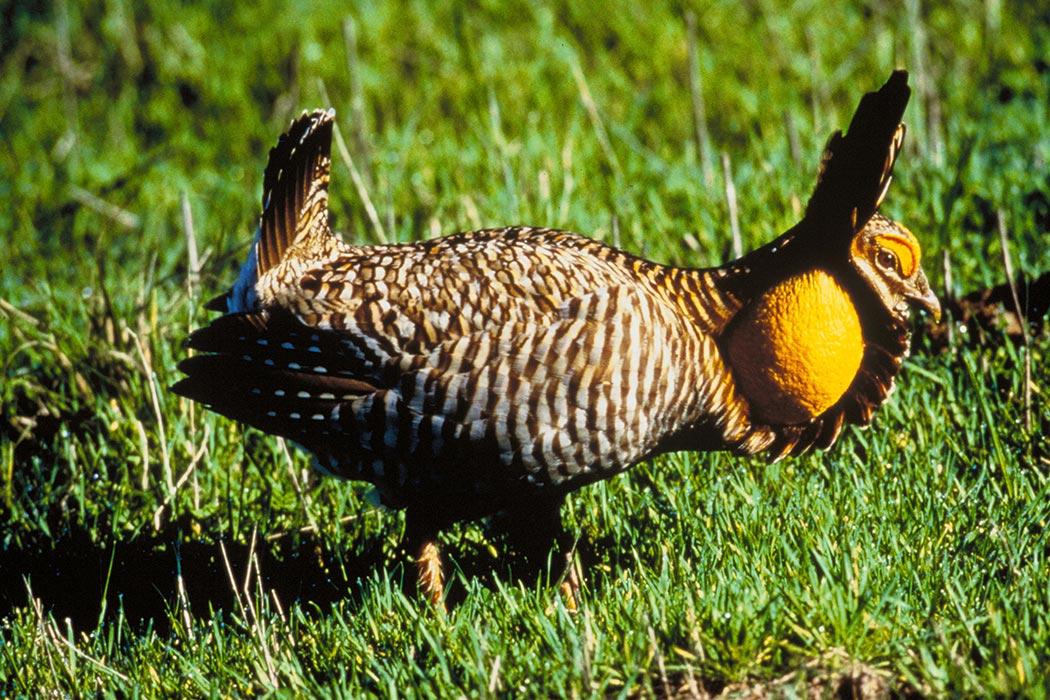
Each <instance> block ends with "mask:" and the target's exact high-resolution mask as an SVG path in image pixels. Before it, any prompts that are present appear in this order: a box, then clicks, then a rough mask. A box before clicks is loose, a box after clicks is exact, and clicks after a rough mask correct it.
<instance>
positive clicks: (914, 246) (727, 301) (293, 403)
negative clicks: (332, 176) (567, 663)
mask: <svg viewBox="0 0 1050 700" xmlns="http://www.w3.org/2000/svg"><path fill="white" fill-rule="evenodd" d="M908 93H909V91H908V87H907V79H906V75H905V74H904V73H902V72H898V73H895V74H894V75H893V76H892V77H891V79H890V81H889V82H888V83H887V84H886V86H885V87H884V88H883V89H882V90H880V91H879V92H878V93H873V94H871V95H868V96H866V97H865V98H864V100H862V102H861V105H860V107H859V108H858V111H857V114H856V115H855V116H854V119H853V121H852V123H851V125H850V129H849V131H848V133H847V134H846V135H844V136H843V135H842V134H840V133H839V134H836V135H835V136H833V137H832V139H831V141H830V142H829V144H828V149H827V150H826V151H825V154H824V158H823V161H822V166H821V177H820V180H819V182H818V186H817V189H816V191H815V192H814V195H813V197H812V199H811V201H810V204H809V206H808V208H807V211H806V216H805V218H804V219H803V220H802V222H800V223H799V224H798V225H797V226H796V227H794V228H793V229H791V230H790V231H788V232H787V233H786V234H784V235H783V236H781V237H780V238H778V239H777V240H776V241H773V242H772V243H770V244H768V245H766V246H764V247H763V248H760V249H759V250H757V251H755V252H754V253H751V254H749V255H747V256H745V257H744V258H741V259H740V260H738V261H735V262H733V263H731V264H729V265H727V266H724V267H720V268H713V269H683V268H673V267H668V266H663V265H659V264H657V263H653V262H650V261H647V260H643V259H641V258H638V257H636V256H633V255H631V254H629V253H626V252H623V251H621V250H617V249H615V248H612V247H610V246H607V245H604V244H602V243H599V242H597V241H593V240H590V239H587V238H584V237H581V236H577V235H575V234H571V233H567V232H564V231H555V230H549V229H539V228H528V227H512V228H503V229H493V230H485V231H475V232H471V233H462V234H456V235H452V236H447V237H444V238H439V239H435V240H430V241H424V242H419V243H412V244H404V245H382V246H351V245H346V244H344V243H342V242H341V241H339V239H338V238H336V237H335V236H334V235H333V234H332V233H331V232H330V230H329V228H328V207H327V183H328V176H329V168H330V160H329V147H330V141H331V135H332V120H333V118H334V114H333V113H332V112H331V111H328V112H321V111H318V112H314V113H313V114H310V115H304V116H303V117H302V118H301V119H300V120H298V121H296V122H295V123H293V125H292V127H291V129H290V130H289V133H288V134H287V135H286V136H284V137H282V139H281V140H280V142H279V143H278V145H277V146H276V147H275V148H274V149H273V150H272V151H271V153H270V161H269V164H268V166H267V169H266V176H265V182H264V196H263V216H262V222H261V224H260V227H259V233H258V236H257V238H256V242H255V244H254V245H253V246H252V251H251V254H250V256H249V260H248V262H247V263H246V264H245V266H244V268H243V270H242V272H241V276H240V278H239V279H238V281H237V282H236V283H235V284H234V286H233V287H232V288H231V290H230V291H229V292H228V293H227V294H226V295H224V296H223V297H220V298H219V299H217V300H216V301H215V302H213V303H212V304H211V305H210V306H211V308H217V309H218V310H221V311H224V312H225V315H223V316H222V317H221V318H219V319H217V320H216V321H214V322H213V323H212V324H211V325H209V326H207V327H205V328H203V329H200V330H198V331H196V332H194V333H193V335H192V336H191V337H190V340H189V345H190V347H192V348H194V349H197V350H199V351H201V352H202V354H198V355H195V356H194V357H191V358H189V359H187V360H185V361H183V362H182V363H181V364H180V369H181V370H182V371H183V372H185V373H186V375H187V377H186V378H185V379H183V380H182V381H181V382H179V383H178V384H177V385H176V386H175V387H174V390H175V391H176V392H177V393H180V394H182V395H184V396H188V397H190V398H194V399H196V400H199V401H202V402H203V403H205V404H206V405H208V406H209V407H210V408H212V409H213V410H216V411H218V412H220V413H223V414H225V415H227V416H230V417H232V418H235V419H238V420H242V421H244V422H246V423H248V424H249V425H253V426H255V427H257V428H260V429H262V430H264V431H266V432H270V433H274V434H277V435H283V436H285V437H287V438H289V439H292V440H294V441H296V442H297V443H299V444H301V445H302V446H304V447H305V448H306V449H308V450H310V451H311V452H312V453H313V454H314V455H315V456H316V458H317V464H318V467H319V468H320V469H322V470H323V471H326V472H328V473H331V474H335V475H338V476H341V477H344V478H348V479H356V480H365V481H370V482H372V483H374V484H375V485H376V486H377V487H378V489H379V491H380V494H381V497H382V499H383V501H384V502H385V503H386V504H387V505H390V506H392V507H403V508H407V509H408V511H407V512H408V517H409V525H408V528H409V532H408V534H407V535H406V537H408V538H409V539H412V540H414V541H415V543H414V544H415V545H419V546H418V551H420V552H423V553H424V554H425V553H426V552H428V551H432V549H427V545H425V543H427V542H429V541H430V539H431V538H432V536H433V535H434V534H435V533H436V531H438V530H440V529H441V528H443V527H445V526H447V525H448V524H450V523H452V522H455V521H457V520H460V519H465V518H474V517H479V516H484V515H488V514H492V513H494V512H497V511H510V512H513V513H516V514H517V515H518V517H521V518H525V519H528V518H530V517H541V516H540V515H536V514H537V513H539V514H542V517H549V516H551V514H552V513H553V517H555V518H556V515H557V508H558V504H560V502H561V499H562V498H563V497H564V495H565V494H566V493H568V492H569V491H571V490H573V489H576V488H579V487H580V486H582V485H584V484H587V483H590V482H593V481H595V480H598V479H603V478H606V477H608V476H610V475H612V474H614V473H617V472H620V471H622V470H624V469H626V468H628V467H630V466H631V465H633V464H636V463H637V462H639V461H642V460H644V459H646V458H648V457H650V456H653V455H656V454H659V453H662V452H666V451H670V450H676V449H701V450H711V449H730V450H734V451H736V452H740V453H756V452H761V451H768V452H769V453H770V454H771V455H772V456H774V457H779V456H783V455H786V454H798V453H800V452H803V451H805V450H807V449H809V448H811V447H813V446H817V447H822V448H823V447H828V446H829V445H831V444H832V443H833V442H834V440H835V438H836V437H837V435H838V434H839V431H840V429H841V428H842V426H843V425H844V424H845V423H857V424H865V423H867V422H868V421H869V420H870V419H871V416H872V413H873V411H874V409H875V408H877V407H878V406H879V405H880V404H881V403H882V402H883V400H884V399H885V398H886V396H887V394H888V392H889V391H890V389H891V388H892V385H893V380H894V377H895V376H896V374H897V372H898V370H899V368H900V364H901V361H902V360H903V358H904V356H905V355H906V353H907V349H908V333H907V328H906V325H905V322H906V320H907V315H908V307H907V302H912V303H918V304H920V305H923V306H925V307H926V308H928V309H930V310H931V311H935V312H936V311H937V306H936V299H935V298H934V297H933V296H932V294H931V293H930V291H929V286H928V284H927V282H926V278H925V276H924V275H923V273H922V269H921V267H920V266H919V248H918V243H917V242H916V241H915V239H914V237H913V236H911V234H910V233H909V232H908V231H907V230H906V229H904V228H903V227H902V226H900V225H899V224H896V223H894V222H892V221H890V220H888V219H885V218H884V217H881V216H880V215H878V214H876V211H877V209H878V206H879V204H880V203H881V201H882V198H883V197H884V196H885V193H886V188H887V187H888V185H889V180H890V172H891V170H892V166H893V163H894V161H895V160H896V156H897V153H898V152H899V148H900V143H901V139H902V137H903V126H901V125H900V118H901V115H902V114H903V111H904V107H905V105H906V103H907V100H908ZM902 259H903V260H904V262H903V263H902V262H901V260H902ZM836 305H837V306H836ZM829 309H831V310H833V309H840V310H839V311H829ZM844 316H848V317H849V318H854V319H856V320H855V323H854V325H850V324H849V323H845V322H844V320H848V319H844ZM854 326H855V328H854ZM850 363H853V364H850ZM843 367H845V368H846V369H843ZM549 529H550V531H552V532H554V531H556V530H557V528H556V527H551V528H549ZM420 543H424V544H422V545H421V544H420ZM427 556H431V555H427ZM436 590H438V591H439V590H440V589H439V588H438V589H436ZM432 593H433V590H432ZM434 595H439V593H436V594H434Z"/></svg>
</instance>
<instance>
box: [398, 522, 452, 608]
mask: <svg viewBox="0 0 1050 700" xmlns="http://www.w3.org/2000/svg"><path fill="white" fill-rule="evenodd" d="M404 545H405V551H406V552H408V556H410V557H411V558H412V563H413V564H415V566H416V583H417V588H418V590H419V592H420V593H422V594H423V595H424V596H426V598H427V600H429V601H430V604H431V605H433V606H434V609H435V610H438V611H439V612H441V613H445V612H446V608H445V572H444V567H443V565H442V563H441V550H440V549H439V548H438V539H437V530H436V529H435V528H433V527H431V526H430V525H428V524H427V523H426V522H425V521H423V520H422V519H420V518H419V517H418V516H416V515H414V513H413V511H412V510H411V509H409V510H408V511H407V512H406V513H405V540H404Z"/></svg>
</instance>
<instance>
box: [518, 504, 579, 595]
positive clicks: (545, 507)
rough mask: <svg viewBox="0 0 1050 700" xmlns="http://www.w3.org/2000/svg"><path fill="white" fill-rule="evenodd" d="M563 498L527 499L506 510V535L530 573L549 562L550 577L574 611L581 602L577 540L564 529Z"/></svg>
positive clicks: (542, 567)
mask: <svg viewBox="0 0 1050 700" xmlns="http://www.w3.org/2000/svg"><path fill="white" fill-rule="evenodd" d="M564 502H565V499H564V497H559V498H542V499H530V500H529V501H526V502H523V503H521V504H518V505H517V506H515V507H514V509H513V510H510V511H508V513H507V515H508V518H507V521H506V532H507V538H508V540H510V542H511V544H512V545H513V546H514V547H515V548H516V549H517V550H518V552H520V553H521V555H522V556H523V557H524V558H525V561H526V564H527V567H528V569H529V570H530V571H532V572H539V571H542V570H543V569H544V568H546V567H547V566H548V565H549V567H550V568H549V573H550V576H551V579H552V580H555V581H557V582H558V589H559V591H560V592H561V594H562V596H563V597H564V599H565V606H566V607H567V608H568V609H569V610H573V611H575V610H577V609H578V608H579V603H580V574H579V569H580V563H579V560H578V559H577V557H576V543H575V540H574V539H573V538H572V536H571V535H570V534H569V533H568V532H566V530H565V527H564V525H563V524H562V520H561V506H562V503H564Z"/></svg>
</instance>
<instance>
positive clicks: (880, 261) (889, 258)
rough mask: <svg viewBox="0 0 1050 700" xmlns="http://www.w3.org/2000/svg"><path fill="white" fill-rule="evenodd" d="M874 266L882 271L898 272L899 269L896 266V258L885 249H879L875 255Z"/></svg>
mask: <svg viewBox="0 0 1050 700" xmlns="http://www.w3.org/2000/svg"><path fill="white" fill-rule="evenodd" d="M875 264H876V265H878V266H879V267H881V268H882V269H883V270H890V271H893V272H898V273H899V272H900V268H899V267H898V265H897V256H896V255H894V254H893V253H892V252H890V251H888V250H886V249H885V248H879V252H878V253H876V254H875Z"/></svg>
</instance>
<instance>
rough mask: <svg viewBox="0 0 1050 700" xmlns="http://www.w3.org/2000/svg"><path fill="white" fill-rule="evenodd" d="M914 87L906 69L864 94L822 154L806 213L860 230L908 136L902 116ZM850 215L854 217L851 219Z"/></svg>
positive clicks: (875, 207)
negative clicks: (910, 84) (846, 123)
mask: <svg viewBox="0 0 1050 700" xmlns="http://www.w3.org/2000/svg"><path fill="white" fill-rule="evenodd" d="M910 96H911V88H909V87H908V73H907V71H903V70H898V71H894V73H893V75H891V76H890V78H889V80H887V81H886V84H885V85H883V86H882V88H880V89H879V91H878V92H869V93H868V94H866V95H864V97H863V98H861V101H860V104H859V105H858V106H857V111H856V112H855V113H854V114H853V119H852V120H851V121H850V124H849V129H848V130H847V131H846V133H845V135H843V133H842V132H841V131H836V132H835V133H834V134H833V135H832V136H831V138H830V139H829V140H828V144H827V146H826V147H825V149H824V155H823V156H822V158H821V164H820V176H819V179H818V180H817V187H816V189H815V190H814V191H813V196H812V197H810V199H809V204H807V205H806V218H807V219H812V220H814V222H817V223H820V224H824V225H829V224H830V225H841V224H842V223H843V222H847V223H851V224H852V230H853V232H854V233H855V232H857V231H859V230H860V229H861V228H863V227H864V225H865V224H866V223H867V222H868V220H869V219H870V218H871V217H872V215H873V214H874V213H875V212H876V211H877V210H878V208H879V205H880V204H882V200H883V198H884V197H885V196H886V190H887V188H888V187H889V184H890V178H891V175H892V173H893V164H894V163H895V162H896V160H897V155H898V154H899V153H900V148H901V143H902V142H903V140H904V125H903V124H902V123H901V118H902V117H903V116H904V109H905V107H907V105H908V98H909V97H910ZM851 219H852V222H851V221H850V220H851Z"/></svg>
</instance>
